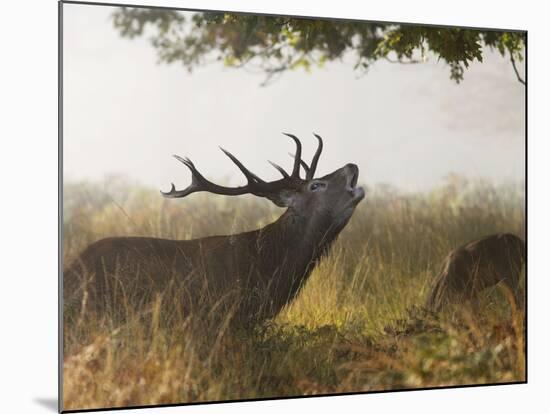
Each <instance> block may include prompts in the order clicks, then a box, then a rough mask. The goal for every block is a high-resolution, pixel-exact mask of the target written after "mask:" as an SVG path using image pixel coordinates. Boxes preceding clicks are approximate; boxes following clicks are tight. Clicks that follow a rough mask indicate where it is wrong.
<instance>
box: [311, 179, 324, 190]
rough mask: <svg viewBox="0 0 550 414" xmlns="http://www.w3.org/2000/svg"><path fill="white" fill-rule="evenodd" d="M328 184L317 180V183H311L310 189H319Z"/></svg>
mask: <svg viewBox="0 0 550 414" xmlns="http://www.w3.org/2000/svg"><path fill="white" fill-rule="evenodd" d="M326 186H327V185H326V184H325V183H322V182H320V181H317V182H315V183H311V184H310V185H309V191H319V190H322V189H323V188H325V187H326Z"/></svg>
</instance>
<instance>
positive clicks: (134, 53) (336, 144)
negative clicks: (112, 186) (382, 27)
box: [63, 4, 525, 191]
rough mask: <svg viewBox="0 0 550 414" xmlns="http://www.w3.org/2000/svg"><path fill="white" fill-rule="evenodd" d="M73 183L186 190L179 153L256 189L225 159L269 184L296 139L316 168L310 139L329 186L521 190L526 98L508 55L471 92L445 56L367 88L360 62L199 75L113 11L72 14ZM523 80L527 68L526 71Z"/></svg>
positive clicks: (373, 78) (69, 166) (67, 46)
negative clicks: (119, 27)
mask: <svg viewBox="0 0 550 414" xmlns="http://www.w3.org/2000/svg"><path fill="white" fill-rule="evenodd" d="M63 10H64V49H63V52H64V68H63V69H64V124H63V127H64V174H65V179H69V180H76V179H90V180H97V179H101V178H103V177H105V176H106V175H111V174H117V175H124V176H127V177H130V178H131V179H134V180H138V181H140V182H142V183H144V184H146V185H150V186H152V187H154V188H158V189H164V190H168V189H169V187H170V182H174V183H175V184H176V186H177V187H183V186H185V185H186V184H187V183H188V182H189V179H190V174H189V172H188V170H187V169H186V167H185V166H183V165H182V164H180V163H178V162H177V161H176V160H175V159H174V158H172V157H171V154H179V155H181V156H188V157H190V158H191V159H192V160H193V161H194V162H195V164H196V166H197V167H198V168H199V170H200V171H202V172H203V173H204V174H205V175H206V176H207V177H209V178H211V179H213V180H218V181H225V182H226V181H227V180H229V181H230V182H232V183H235V184H236V183H240V182H244V179H243V178H242V177H241V176H240V173H239V171H238V170H237V168H236V167H235V166H234V165H233V164H232V163H231V161H230V160H229V159H227V158H226V157H225V156H224V155H223V153H222V152H221V151H220V150H219V149H218V146H222V147H224V148H226V149H228V150H229V151H231V152H233V153H234V154H235V155H237V156H238V157H239V158H240V159H241V161H243V162H244V163H245V165H247V166H248V167H249V168H250V169H251V170H252V171H254V172H256V173H258V174H259V175H260V176H262V177H264V178H266V179H275V178H279V173H278V172H277V171H276V170H274V169H273V168H272V167H271V166H270V165H269V164H268V163H267V160H268V159H270V160H272V161H274V162H277V163H279V164H281V165H283V166H285V167H287V169H290V166H291V164H292V160H291V159H290V157H289V156H288V154H287V153H288V152H289V151H293V150H294V148H293V144H292V142H291V141H290V139H288V138H287V137H285V136H283V135H281V132H283V131H285V132H291V133H294V134H296V135H298V136H299V137H300V138H301V139H302V142H303V143H304V151H305V155H304V158H305V159H306V160H308V161H309V159H310V157H311V155H312V154H313V151H314V149H315V143H316V141H315V139H314V138H313V136H312V135H311V133H312V131H315V132H317V133H319V134H320V135H321V136H323V138H324V139H325V151H324V153H323V156H322V158H321V161H320V164H319V167H318V175H323V174H325V173H328V172H330V171H332V170H334V169H336V168H339V167H341V166H342V165H344V164H346V163H348V162H353V163H356V164H357V165H358V166H359V168H360V181H361V182H363V183H366V184H369V185H373V184H376V183H381V182H384V183H390V184H393V185H395V186H398V187H400V188H402V189H405V190H412V191H415V190H425V189H428V188H431V187H433V186H436V185H438V184H441V183H442V180H443V178H444V177H445V176H446V175H448V174H449V173H451V172H454V173H458V174H461V175H465V176H471V177H485V178H489V179H492V180H494V181H501V180H523V179H524V170H525V148H524V139H525V138H524V133H525V131H524V130H525V108H524V94H525V87H524V86H523V85H521V84H520V83H519V82H518V81H517V80H516V78H515V74H514V72H513V69H512V66H511V64H510V62H509V60H508V59H505V58H502V57H501V56H500V55H498V54H497V53H490V52H489V54H487V55H486V61H485V62H484V63H483V64H474V65H473V66H472V67H471V69H469V70H467V71H466V73H465V79H464V81H463V82H462V83H461V84H460V85H456V84H455V83H454V81H451V80H450V79H449V68H448V67H447V66H445V65H444V64H443V63H437V62H436V61H435V59H432V60H431V61H430V62H428V63H425V64H418V65H399V64H392V63H389V62H385V61H384V62H382V61H381V62H377V63H376V64H375V65H374V66H373V67H372V68H371V69H370V71H369V72H368V73H367V74H366V75H365V76H362V77H359V73H358V72H354V71H353V70H352V65H351V59H349V62H334V63H331V64H328V65H327V66H326V67H325V68H323V69H314V70H313V71H312V72H311V73H310V74H307V73H305V72H303V71H301V70H300V71H294V72H289V73H286V74H285V75H283V77H282V78H280V79H279V80H278V81H276V82H275V83H273V84H271V85H269V86H267V87H261V86H260V83H261V82H262V80H263V79H264V77H263V75H257V74H251V73H249V72H247V71H244V70H242V69H231V68H224V67H223V66H221V65H211V66H206V67H203V68H198V69H197V70H195V71H194V72H193V73H192V74H189V73H188V72H187V71H186V70H185V69H184V68H183V67H181V66H179V65H178V64H174V65H170V66H169V65H165V64H157V57H156V52H155V50H154V48H153V47H152V46H151V45H150V43H149V41H148V40H147V38H137V39H133V40H129V39H122V38H121V37H120V36H119V35H118V33H117V32H116V31H115V29H114V28H113V25H112V21H111V20H110V14H111V13H112V11H113V10H114V9H113V8H110V7H97V6H84V5H71V4H65V5H64V6H63ZM520 70H521V72H522V73H523V65H521V66H520Z"/></svg>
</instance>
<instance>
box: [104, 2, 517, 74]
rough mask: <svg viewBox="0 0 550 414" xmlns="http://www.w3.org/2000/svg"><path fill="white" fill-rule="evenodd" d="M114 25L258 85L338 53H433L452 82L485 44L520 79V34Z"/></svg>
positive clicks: (259, 21) (205, 20) (122, 16)
mask: <svg viewBox="0 0 550 414" xmlns="http://www.w3.org/2000/svg"><path fill="white" fill-rule="evenodd" d="M113 24H114V27H115V29H116V30H118V32H119V33H120V35H121V36H123V37H127V38H135V37H138V36H142V35H144V34H145V32H146V30H147V27H148V26H150V27H149V28H150V29H152V30H151V31H152V35H151V42H152V44H153V46H154V47H155V48H156V50H157V53H158V57H159V61H160V62H165V63H175V62H179V63H180V64H182V65H183V66H184V67H186V68H187V69H188V70H190V71H191V70H193V69H194V68H195V67H198V66H201V65H204V64H206V63H211V62H216V61H219V62H223V64H224V65H226V66H229V67H243V68H245V69H248V70H256V71H259V72H262V73H265V75H266V80H265V82H264V84H265V83H267V82H269V81H270V80H272V79H274V78H275V77H276V76H277V75H280V74H282V73H284V72H285V71H287V70H292V69H297V68H303V69H305V70H306V71H309V70H311V69H312V68H313V67H322V66H323V65H324V64H325V63H326V62H329V61H334V60H342V59H344V56H345V57H346V58H348V57H352V58H353V68H354V69H355V70H359V71H360V72H361V73H365V72H366V71H367V70H368V68H369V67H370V66H371V65H372V64H373V63H374V62H376V61H377V60H380V59H385V60H388V61H391V62H397V63H420V62H423V61H425V60H427V59H428V57H429V56H435V57H436V58H437V59H438V60H442V61H444V62H445V63H446V64H447V65H448V66H449V68H450V77H451V79H453V80H454V81H456V82H457V83H458V82H460V81H461V80H462V79H463V76H464V71H465V70H466V69H467V68H468V67H469V65H470V64H471V63H472V62H473V61H476V60H477V61H480V62H481V61H483V52H484V47H489V48H490V49H496V50H498V52H499V53H500V54H501V55H502V56H503V57H509V59H510V60H511V63H512V66H513V69H514V71H515V73H516V76H517V78H518V80H519V81H520V82H522V83H525V82H524V80H523V79H522V78H521V77H520V75H519V73H518V71H517V68H516V61H522V60H523V54H524V49H525V33H523V32H509V31H495V30H480V29H464V28H457V27H436V26H422V25H408V24H394V23H376V22H360V21H346V20H320V19H308V18H295V17H285V16H277V17H273V16H262V15H248V14H237V13H225V12H196V13H192V14H183V13H181V12H178V11H173V10H155V9H139V8H125V7H122V8H120V9H117V11H115V12H114V13H113Z"/></svg>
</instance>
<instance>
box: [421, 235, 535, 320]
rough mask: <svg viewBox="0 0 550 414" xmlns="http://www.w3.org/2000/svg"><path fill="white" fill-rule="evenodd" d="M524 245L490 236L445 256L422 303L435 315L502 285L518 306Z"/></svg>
mask: <svg viewBox="0 0 550 414" xmlns="http://www.w3.org/2000/svg"><path fill="white" fill-rule="evenodd" d="M524 263H525V241H523V240H522V239H520V238H519V237H518V236H515V235H513V234H493V235H490V236H487V237H485V238H482V239H479V240H474V241H471V242H469V243H467V244H465V245H464V246H461V247H459V248H457V249H455V250H453V251H452V252H451V253H449V254H448V255H447V257H446V258H445V260H444V261H443V267H442V270H441V272H440V274H439V275H438V277H437V279H436V282H435V284H434V286H433V288H432V291H431V292H430V295H429V296H428V300H427V302H426V307H427V309H429V310H431V311H433V312H438V311H440V310H441V308H442V307H443V305H445V304H446V303H460V302H462V301H470V300H473V299H475V298H476V296H477V295H478V294H479V293H480V292H481V291H482V290H483V289H486V288H488V287H491V286H494V285H496V284H497V283H499V282H502V283H504V284H505V285H506V286H507V287H508V288H509V289H510V290H511V291H512V292H513V294H514V296H515V300H516V303H518V304H521V303H522V302H523V301H522V297H521V295H520V289H519V281H520V275H521V271H522V268H523V264H524Z"/></svg>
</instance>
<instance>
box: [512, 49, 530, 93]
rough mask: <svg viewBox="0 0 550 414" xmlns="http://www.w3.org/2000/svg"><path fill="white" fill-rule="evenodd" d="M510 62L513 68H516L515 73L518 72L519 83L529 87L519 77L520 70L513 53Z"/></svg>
mask: <svg viewBox="0 0 550 414" xmlns="http://www.w3.org/2000/svg"><path fill="white" fill-rule="evenodd" d="M510 61H511V62H512V67H513V68H514V72H516V77H517V78H518V81H519V82H520V83H522V84H523V85H525V86H527V82H525V81H524V80H523V79H522V77H521V76H520V75H519V72H518V68H517V67H516V60H515V59H514V55H513V54H512V52H510Z"/></svg>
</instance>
